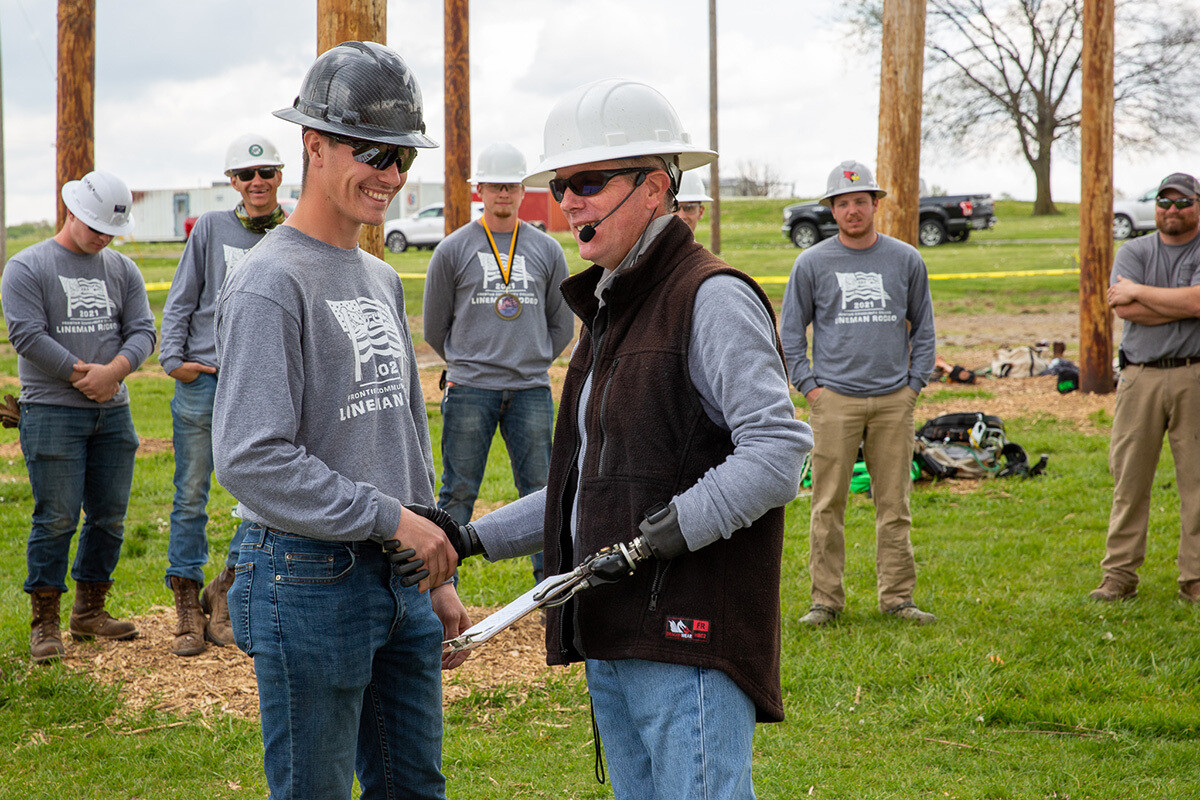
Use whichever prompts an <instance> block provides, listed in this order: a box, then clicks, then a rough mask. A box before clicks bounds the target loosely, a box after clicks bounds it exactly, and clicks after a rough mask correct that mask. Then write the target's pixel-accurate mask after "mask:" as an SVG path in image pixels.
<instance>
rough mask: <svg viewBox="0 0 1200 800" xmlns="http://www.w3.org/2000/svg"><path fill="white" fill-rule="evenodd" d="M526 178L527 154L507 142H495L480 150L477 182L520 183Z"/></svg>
mask: <svg viewBox="0 0 1200 800" xmlns="http://www.w3.org/2000/svg"><path fill="white" fill-rule="evenodd" d="M524 179H525V156H524V155H523V154H522V153H521V151H520V150H518V149H517V148H515V147H513V146H512V145H511V144H508V143H507V142H495V143H493V144H489V145H488V146H487V147H485V148H483V149H482V150H480V151H479V158H477V159H476V161H475V178H474V182H475V183H520V182H521V181H523V180H524Z"/></svg>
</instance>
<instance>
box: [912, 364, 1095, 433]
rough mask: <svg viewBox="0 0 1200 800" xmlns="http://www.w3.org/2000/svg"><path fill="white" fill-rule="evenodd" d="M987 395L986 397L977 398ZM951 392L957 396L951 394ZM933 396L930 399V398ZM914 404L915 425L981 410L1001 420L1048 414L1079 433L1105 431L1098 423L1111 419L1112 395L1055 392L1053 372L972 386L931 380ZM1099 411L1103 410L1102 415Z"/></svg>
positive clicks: (981, 381)
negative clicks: (1100, 420)
mask: <svg viewBox="0 0 1200 800" xmlns="http://www.w3.org/2000/svg"><path fill="white" fill-rule="evenodd" d="M981 394H987V395H989V396H987V397H981V396H980V395H981ZM954 395H960V396H958V397H955V396H954ZM934 396H936V397H937V399H936V400H933V401H932V402H931V401H930V400H931V398H932V397H934ZM922 398H923V399H922V401H921V403H920V405H918V406H917V412H916V421H917V423H918V424H920V423H921V422H924V421H925V420H926V419H930V418H932V417H936V416H938V415H940V414H950V413H954V412H960V411H982V412H984V413H985V414H994V415H996V416H998V417H1000V418H1001V419H1003V420H1009V419H1013V418H1015V417H1049V418H1052V419H1056V420H1060V421H1062V422H1065V423H1068V424H1070V425H1071V426H1072V427H1073V428H1074V429H1075V430H1077V431H1080V432H1081V433H1100V432H1106V431H1107V427H1106V426H1102V425H1100V424H1097V423H1098V420H1099V419H1100V417H1102V416H1103V415H1107V416H1108V418H1109V419H1111V418H1112V413H1113V409H1114V407H1115V405H1116V400H1117V396H1116V394H1085V393H1083V392H1078V391H1076V392H1068V393H1067V394H1059V392H1058V379H1057V378H1055V377H1054V376H1053V375H1043V376H1040V377H1036V378H980V379H979V382H978V383H975V384H974V385H964V384H953V383H935V384H932V385H930V386H928V387H926V388H925V392H924V393H923V394H922ZM1100 412H1103V413H1102V414H1101V413H1100Z"/></svg>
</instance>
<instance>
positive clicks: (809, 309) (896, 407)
mask: <svg viewBox="0 0 1200 800" xmlns="http://www.w3.org/2000/svg"><path fill="white" fill-rule="evenodd" d="M884 194H885V192H884V191H883V190H882V189H880V188H879V187H878V186H877V185H875V180H874V178H872V177H871V173H870V171H869V170H868V169H867V168H866V167H865V166H863V165H862V164H860V163H858V162H856V161H843V162H842V163H841V164H839V165H838V166H837V167H835V168H834V170H833V172H831V173H829V181H828V184H827V186H826V192H825V196H824V197H822V198H821V203H822V204H824V205H827V206H830V207H831V209H832V210H833V218H834V220H835V221H836V222H837V226H838V235H837V236H836V237H833V238H830V239H826V240H824V241H822V242H819V243H818V244H817V245H815V246H813V247H810V248H809V249H807V250H805V251H804V252H803V253H801V254H800V255H799V256H798V257H797V258H796V263H795V265H794V266H793V267H792V274H791V276H790V277H789V278H788V284H787V289H786V290H785V291H784V295H783V311H782V314H781V316H782V325H781V327H780V337H781V338H782V339H783V352H784V354H785V355H786V356H787V363H788V370H789V375H790V377H791V379H792V383H793V384H794V385H795V387H796V389H797V390H799V391H800V392H801V393H802V394H803V395H804V398H805V400H807V401H808V405H809V408H810V409H811V414H810V415H809V422H810V423H812V427H813V439H814V442H813V451H812V475H813V493H812V521H811V525H810V533H809V569H810V571H811V573H812V608H811V609H810V610H809V612H808V613H807V614H805V615H804V616H803V617H802V618H801V620H800V621H801V622H803V623H805V624H808V625H814V626H820V625H825V624H827V623H829V622H832V621H833V620H834V619H835V618H836V617H837V616H838V615H839V614H840V613H841V612H842V609H843V608H844V607H845V604H846V594H845V590H844V589H843V587H842V574H843V572H844V571H845V567H846V540H845V524H846V502H847V499H848V497H849V492H850V475H851V472H852V471H853V469H854V461H855V458H856V456H857V454H858V448H859V445H860V444H861V446H862V450H863V456H864V457H865V458H866V462H867V472H869V473H870V475H871V496H872V499H873V500H874V502H875V572H876V581H877V585H878V597H879V610H880V611H883V612H884V613H885V614H888V615H890V616H893V617H896V618H898V619H906V620H911V621H912V622H916V623H918V624H926V623H930V622H933V621H935V617H934V615H933V614H930V613H928V612H925V611H922V610H921V609H919V608H917V606H916V604H915V603H913V589H914V587H915V586H916V583H917V568H916V563H915V561H914V559H913V551H912V543H911V541H910V540H909V529H910V528H911V527H912V515H911V514H910V513H909V506H908V494H909V490H910V488H911V486H912V476H911V469H912V455H913V408H914V406H915V404H916V402H917V395H918V394H919V393H920V391H921V388H922V387H923V386H925V383H926V381H927V379H928V377H929V374H930V373H931V372H932V371H933V362H934V355H935V353H934V350H935V347H934V332H933V303H932V301H931V299H930V296H929V276H928V274H927V273H926V271H925V262H924V261H922V260H921V256H920V254H919V253H918V252H917V250H916V248H914V247H912V246H910V245H907V244H905V243H904V242H901V241H899V240H897V239H893V238H892V237H890V236H884V235H883V234H881V233H877V232H876V230H875V209H876V207H877V206H878V203H879V198H880V197H883V196H884ZM810 324H811V325H812V340H813V352H812V360H811V361H810V360H809V356H808V338H807V333H806V328H808V326H809V325H810Z"/></svg>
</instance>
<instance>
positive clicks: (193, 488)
mask: <svg viewBox="0 0 1200 800" xmlns="http://www.w3.org/2000/svg"><path fill="white" fill-rule="evenodd" d="M282 169H283V161H281V160H280V158H279V152H278V151H277V150H276V149H275V145H273V144H271V142H269V141H268V140H267V139H266V138H265V137H263V136H259V135H258V134H256V133H248V134H245V135H243V136H239V137H238V138H237V139H235V140H234V141H233V143H232V144H230V145H229V149H228V151H227V152H226V153H225V175H226V176H227V177H228V178H229V182H230V183H231V184H233V188H234V189H236V190H237V192H238V194H240V195H241V196H242V202H240V203H238V205H237V208H235V209H234V210H232V211H210V212H208V213H207V214H204V215H202V216H201V217H200V219H199V220H197V221H196V227H194V228H193V229H192V235H191V236H190V237H188V242H187V246H186V247H184V249H183V258H181V259H180V260H179V267H178V268H177V269H176V270H175V278H174V279H173V280H172V281H171V291H170V292H169V293H168V294H167V302H166V305H164V306H163V321H162V345H161V348H160V351H159V355H158V363H159V364H161V365H162V368H163V370H164V371H165V372H166V373H167V374H168V375H170V376H171V377H172V378H174V379H175V396H174V398H172V400H171V437H172V443H173V444H174V446H175V500H174V505H173V507H172V509H171V533H170V539H169V541H168V544H167V563H168V566H167V577H166V581H167V586H168V588H170V589H171V591H172V593H173V594H174V595H175V613H176V616H177V617H178V621H177V623H176V626H175V639H174V641H172V643H171V652H172V653H174V654H175V655H177V656H194V655H198V654H199V653H202V652H204V648H205V647H206V646H207V644H206V642H212V643H213V644H216V645H221V646H224V645H227V644H233V631H232V629H231V628H230V626H229V606H228V605H227V604H226V602H225V594H226V592H228V591H229V587H230V585H231V584H232V583H233V568H234V567H235V566H237V559H238V547H239V546H240V545H241V542H242V536H243V534H244V526H243V525H239V526H238V529H237V531H236V532H235V533H234V535H233V539H232V540H231V541H230V543H229V550H228V553H227V554H226V557H225V566H224V568H223V569H222V570H221V572H220V573H219V574H218V575H217V577H216V578H214V579H213V581H212V582H211V583H210V584H208V585H207V586H205V587H204V593H203V595H201V594H200V586H201V584H203V583H204V565H205V563H207V562H208V536H207V532H206V528H207V525H208V514H207V512H206V511H205V507H206V506H207V505H208V491H209V487H210V482H211V479H212V471H213V458H212V408H213V397H214V396H215V395H216V391H217V343H216V333H215V331H214V329H213V315H214V312H215V311H216V306H217V293H218V292H220V291H221V285H222V284H223V283H224V282H225V273H226V272H228V271H229V270H230V269H232V268H233V267H234V265H236V264H237V263H238V262H239V261H241V260H242V258H244V257H245V255H246V253H248V252H249V251H250V248H251V247H254V245H256V244H258V242H259V240H261V239H262V238H263V236H264V235H265V234H266V232H267V231H269V230H271V229H272V228H274V227H275V226H276V225H278V224H279V223H281V222H283V219H284V213H283V209H282V208H281V207H280V205H279V202H278V199H277V197H276V195H277V194H278V192H279V184H280V183H282V182H283V172H282V171H281V170H282ZM206 614H207V615H209V616H208V617H207V619H206V617H205V615H206Z"/></svg>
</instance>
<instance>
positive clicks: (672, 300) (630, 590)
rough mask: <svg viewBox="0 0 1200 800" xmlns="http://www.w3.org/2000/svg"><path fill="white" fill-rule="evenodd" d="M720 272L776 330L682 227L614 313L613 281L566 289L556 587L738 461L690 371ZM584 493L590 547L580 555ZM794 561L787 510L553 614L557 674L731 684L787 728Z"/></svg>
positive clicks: (622, 293)
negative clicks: (786, 632)
mask: <svg viewBox="0 0 1200 800" xmlns="http://www.w3.org/2000/svg"><path fill="white" fill-rule="evenodd" d="M721 273H724V274H729V275H734V276H736V277H738V278H741V279H742V280H745V281H746V282H747V283H749V284H750V285H751V286H752V287H753V288H754V290H755V291H756V293H757V294H758V295H759V298H760V299H761V300H762V303H763V305H764V306H765V307H766V308H767V310H768V312H769V313H771V316H772V320H774V313H773V312H772V311H771V303H770V301H769V300H768V299H767V297H766V295H765V294H763V292H762V290H761V289H760V288H759V287H758V285H757V284H755V283H754V281H753V280H752V279H750V278H749V277H747V276H746V275H744V274H743V273H741V272H738V271H737V270H734V269H733V268H732V267H730V266H728V265H727V264H725V263H724V262H723V261H721V260H720V259H719V258H717V257H716V256H714V255H713V254H712V253H710V252H708V251H707V250H705V249H704V248H703V247H701V246H700V245H699V244H697V243H696V242H695V241H694V239H693V238H692V232H691V230H690V229H689V228H688V227H687V225H686V224H684V223H683V222H681V221H680V220H678V219H673V220H671V222H670V223H669V224H668V225H667V226H666V228H665V229H664V230H663V231H662V233H661V234H659V236H658V238H657V239H655V241H654V242H653V243H652V244H651V246H650V249H649V250H648V251H647V252H646V253H645V254H644V255H643V256H642V257H641V258H640V259H638V261H637V263H636V264H634V265H633V266H632V267H631V268H630V269H629V270H628V271H626V272H623V273H622V274H621V275H620V277H618V278H617V279H616V280H615V281H614V282H613V284H612V285H611V286H610V287H609V288H608V289H607V290H606V294H605V307H604V308H603V309H600V308H599V303H598V301H597V299H596V297H595V295H594V294H593V292H594V289H595V287H596V284H597V281H598V280H599V279H600V277H601V275H602V274H603V270H602V269H601V268H600V267H599V266H593V267H591V268H590V269H588V270H586V271H584V272H582V273H580V274H578V275H576V276H574V277H571V278H568V279H567V280H565V281H563V284H562V291H563V295H564V296H565V297H566V300H567V303H568V304H569V305H570V306H571V308H572V309H573V310H574V311H575V313H576V314H577V315H578V316H579V317H580V318H581V319H582V320H583V321H584V329H583V332H582V334H581V336H580V339H579V345H578V346H577V347H576V349H575V354H574V356H573V357H572V359H571V364H570V367H569V368H568V371H567V377H566V381H565V383H564V385H563V395H562V401H561V404H560V406H559V412H558V422H557V425H556V427H555V432H554V446H553V455H552V456H551V460H550V479H549V484H548V486H547V501H546V527H545V531H546V535H545V536H546V538H545V554H546V561H545V563H546V574H547V575H555V574H560V573H563V572H569V571H570V570H571V569H573V568H574V567H575V566H576V565H577V564H579V563H580V561H581V560H582V559H583V558H584V557H586V556H588V555H590V554H592V553H594V552H596V551H598V550H600V549H601V548H602V547H604V546H606V545H610V544H613V543H615V542H620V541H629V540H631V539H632V538H633V537H634V536H635V535H637V533H638V524H639V523H640V522H641V521H642V519H643V517H644V515H645V512H646V511H647V510H649V509H650V508H651V507H652V506H654V505H655V504H656V503H660V502H661V503H666V502H669V501H670V499H671V498H672V497H673V496H674V495H676V494H679V493H681V492H682V491H684V490H685V489H688V488H690V487H691V486H693V485H694V484H695V483H696V482H697V481H698V480H699V479H700V478H701V476H703V475H704V473H705V472H707V471H708V470H709V469H711V468H712V467H714V466H716V465H718V464H720V463H721V462H723V461H724V460H725V459H726V458H727V457H728V456H729V455H730V454H731V453H732V452H733V442H732V439H731V436H730V433H729V431H726V430H723V429H721V428H719V427H718V426H717V425H715V424H714V423H713V422H712V421H711V420H710V419H709V418H708V415H707V414H705V412H704V409H703V407H702V406H701V403H700V397H699V394H698V393H697V392H696V389H695V387H694V386H693V385H692V380H691V375H690V373H689V371H688V344H689V340H690V338H691V329H692V310H693V307H694V305H695V297H696V292H697V290H698V289H699V288H700V284H701V283H702V282H703V281H704V280H706V279H707V278H710V277H712V276H714V275H717V274H721ZM776 349H779V347H778V341H776ZM782 358H783V355H782V351H780V359H781V361H782ZM589 372H591V373H592V387H591V394H590V396H589V401H588V406H587V414H586V417H585V422H586V427H587V453H586V460H585V463H584V465H583V469H582V473H580V472H579V471H578V470H577V469H576V461H577V458H578V450H579V446H580V441H579V435H578V430H577V427H576V420H577V419H578V414H577V411H578V402H579V395H580V391H581V389H582V387H583V384H584V381H585V379H586V377H587V375H588V373H589ZM742 378H743V379H744V380H748V381H753V380H754V379H755V378H754V376H753V375H745V376H742ZM576 486H578V487H580V499H579V509H578V511H579V514H578V519H579V530H578V538H579V541H578V543H577V545H576V546H574V547H573V546H572V543H571V532H570V515H571V513H572V507H573V501H574V499H575V489H576ZM782 548H783V509H782V508H775V509H772V510H771V511H769V512H767V513H766V514H764V515H763V516H762V517H760V518H759V519H758V520H756V521H755V522H754V523H753V524H752V525H751V526H750V527H749V528H745V529H742V530H738V531H735V532H734V533H733V536H732V537H731V538H729V539H722V540H720V541H718V542H715V543H713V544H711V545H709V546H707V547H705V548H703V549H701V550H699V551H696V552H689V553H686V554H684V555H682V556H680V557H678V558H676V559H673V560H672V561H669V562H660V561H658V560H657V559H651V561H650V562H648V563H646V564H643V565H642V566H641V567H640V568H639V569H638V570H637V572H636V573H635V574H634V575H633V576H632V577H631V578H627V579H625V580H623V581H621V582H619V583H616V584H612V585H609V586H600V587H597V588H595V589H591V590H588V591H586V592H583V593H582V594H580V595H578V596H577V597H576V598H575V600H573V601H572V602H571V603H570V604H568V605H566V606H563V607H562V608H559V609H552V610H551V611H550V613H549V617H548V620H547V625H546V651H547V660H548V661H549V663H551V664H566V663H569V662H571V661H579V660H581V659H582V658H598V659H621V658H639V659H645V660H649V661H660V662H667V663H674V664H685V665H690V666H696V667H710V668H713V669H719V670H721V671H723V672H725V673H726V674H727V675H729V676H730V677H731V678H732V679H733V680H734V681H735V682H736V683H737V684H738V685H739V686H740V687H741V688H742V690H743V691H745V692H746V694H747V695H749V697H750V698H751V699H752V700H753V701H754V703H755V706H756V707H757V710H758V719H759V720H760V721H764V722H776V721H779V720H782V719H783V700H782V692H781V688H780V681H779V654H780V642H779V629H780V613H779V572H780V557H781V553H782Z"/></svg>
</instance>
